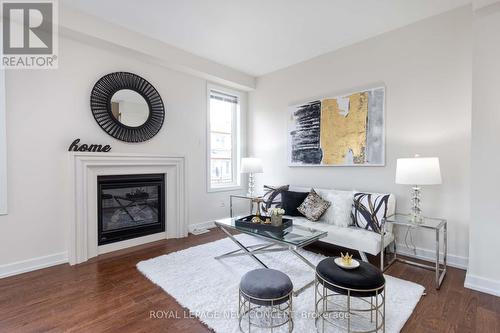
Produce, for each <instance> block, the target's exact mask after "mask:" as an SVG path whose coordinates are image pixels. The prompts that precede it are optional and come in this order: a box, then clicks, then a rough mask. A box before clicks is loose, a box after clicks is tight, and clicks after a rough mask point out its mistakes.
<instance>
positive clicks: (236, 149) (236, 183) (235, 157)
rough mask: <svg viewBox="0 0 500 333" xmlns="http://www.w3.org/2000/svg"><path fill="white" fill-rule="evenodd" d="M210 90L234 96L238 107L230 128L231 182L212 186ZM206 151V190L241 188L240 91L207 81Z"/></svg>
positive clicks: (216, 190)
mask: <svg viewBox="0 0 500 333" xmlns="http://www.w3.org/2000/svg"><path fill="white" fill-rule="evenodd" d="M212 91H216V92H220V93H223V94H226V95H231V96H234V97H236V98H237V99H238V107H237V108H236V110H235V112H234V113H233V115H232V117H233V121H232V128H231V144H232V150H231V161H232V162H233V163H232V182H231V183H229V184H224V185H220V186H212V178H211V128H210V93H211V92H212ZM206 115H207V127H206V128H207V133H206V137H207V151H206V154H207V155H206V169H207V170H206V171H207V172H206V176H207V192H209V193H210V192H223V191H235V190H241V189H243V186H242V181H241V173H240V161H241V143H242V141H241V120H242V93H241V92H239V91H237V90H233V89H230V88H227V87H224V86H220V85H216V84H213V83H207V113H206Z"/></svg>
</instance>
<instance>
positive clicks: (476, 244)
mask: <svg viewBox="0 0 500 333" xmlns="http://www.w3.org/2000/svg"><path fill="white" fill-rule="evenodd" d="M476 8H477V11H476V14H475V16H474V59H473V94H472V96H473V97H472V99H473V106H472V170H471V177H472V178H471V183H472V191H471V209H472V211H471V212H472V214H471V215H472V216H471V224H470V250H469V254H470V255H469V258H470V261H469V270H468V271H467V278H466V281H465V285H466V286H467V287H470V288H473V289H477V290H480V291H484V292H489V293H492V294H495V295H498V296H500V265H499V264H498V254H499V253H500V246H499V242H498V236H499V235H500V204H499V188H500V176H499V171H498V166H499V165H500V156H499V155H498V144H499V142H500V130H499V129H500V103H499V100H498V93H499V90H500V35H499V31H500V1H497V5H496V6H493V7H491V6H490V7H483V8H481V7H479V6H476Z"/></svg>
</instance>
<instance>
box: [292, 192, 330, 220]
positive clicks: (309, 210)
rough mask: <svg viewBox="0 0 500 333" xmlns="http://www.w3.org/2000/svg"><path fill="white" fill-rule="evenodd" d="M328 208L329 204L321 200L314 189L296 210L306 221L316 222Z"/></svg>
mask: <svg viewBox="0 0 500 333" xmlns="http://www.w3.org/2000/svg"><path fill="white" fill-rule="evenodd" d="M328 207H330V202H329V201H327V200H325V199H323V198H322V197H321V196H320V195H319V194H317V193H316V192H315V191H314V189H311V192H310V193H309V195H308V196H307V197H306V199H305V200H304V202H302V204H301V205H300V206H299V207H298V208H297V210H298V211H299V212H301V213H302V215H304V216H305V217H306V218H307V219H308V220H311V221H313V222H316V221H317V220H319V218H320V217H321V215H323V214H324V213H325V212H326V210H327V209H328Z"/></svg>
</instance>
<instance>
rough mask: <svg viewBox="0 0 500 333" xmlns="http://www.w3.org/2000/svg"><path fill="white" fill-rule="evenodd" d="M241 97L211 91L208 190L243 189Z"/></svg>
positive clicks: (211, 89)
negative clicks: (241, 172) (240, 135)
mask: <svg viewBox="0 0 500 333" xmlns="http://www.w3.org/2000/svg"><path fill="white" fill-rule="evenodd" d="M239 132H240V97H239V94H237V93H235V92H229V91H227V90H226V89H219V88H217V87H213V86H209V88H208V179H209V181H208V183H209V184H208V190H209V191H218V190H228V189H231V188H236V187H239V186H240V175H239V169H238V168H239V157H240V138H239Z"/></svg>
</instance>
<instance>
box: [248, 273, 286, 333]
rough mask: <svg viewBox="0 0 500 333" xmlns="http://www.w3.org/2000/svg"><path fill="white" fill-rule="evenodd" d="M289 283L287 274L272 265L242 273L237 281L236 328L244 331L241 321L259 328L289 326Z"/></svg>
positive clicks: (249, 327) (271, 328)
mask: <svg viewBox="0 0 500 333" xmlns="http://www.w3.org/2000/svg"><path fill="white" fill-rule="evenodd" d="M292 293H293V284H292V281H291V280H290V278H289V277H288V275H286V274H285V273H283V272H280V271H277V270H275V269H269V268H260V269H255V270H253V271H250V272H248V273H246V274H245V275H244V276H243V277H242V278H241V282H240V290H239V306H238V319H239V326H240V331H242V332H245V330H244V329H243V326H242V321H247V322H248V323H247V325H245V327H248V332H250V329H251V327H252V326H255V327H259V328H266V329H267V328H268V329H270V330H271V331H272V330H273V328H277V327H281V326H283V325H285V324H288V331H289V332H291V331H292V330H293V319H292Z"/></svg>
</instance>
